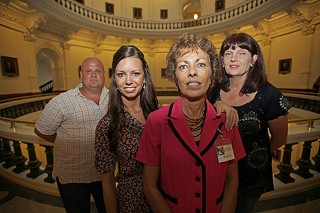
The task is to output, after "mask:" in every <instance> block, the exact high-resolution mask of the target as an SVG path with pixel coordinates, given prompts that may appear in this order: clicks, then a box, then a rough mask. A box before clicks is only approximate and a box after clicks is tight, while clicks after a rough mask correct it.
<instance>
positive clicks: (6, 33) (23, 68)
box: [0, 26, 35, 94]
mask: <svg viewBox="0 0 320 213" xmlns="http://www.w3.org/2000/svg"><path fill="white" fill-rule="evenodd" d="M0 46H1V48H0V55H1V56H8V57H13V58H17V59H18V69H19V76H14V77H8V76H4V75H2V68H1V75H0V93H1V94H10V93H25V92H26V91H30V89H31V82H30V75H29V73H30V70H28V67H29V66H28V58H27V57H26V56H27V55H28V54H32V53H29V52H28V41H25V40H24V39H23V34H22V33H21V32H18V31H15V30H12V29H9V28H6V27H4V26H0ZM34 57H35V55H34ZM34 60H35V59H34Z"/></svg>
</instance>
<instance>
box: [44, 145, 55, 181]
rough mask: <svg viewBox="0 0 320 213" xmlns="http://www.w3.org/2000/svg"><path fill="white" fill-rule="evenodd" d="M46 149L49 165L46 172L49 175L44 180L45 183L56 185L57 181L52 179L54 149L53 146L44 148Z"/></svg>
mask: <svg viewBox="0 0 320 213" xmlns="http://www.w3.org/2000/svg"><path fill="white" fill-rule="evenodd" d="M43 147H44V148H45V153H46V158H47V165H46V168H45V169H44V172H45V173H47V174H48V176H47V177H46V178H45V179H44V182H47V183H54V182H55V180H54V179H53V178H52V171H53V147H52V146H43Z"/></svg>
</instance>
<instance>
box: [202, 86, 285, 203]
mask: <svg viewBox="0 0 320 213" xmlns="http://www.w3.org/2000/svg"><path fill="white" fill-rule="evenodd" d="M208 99H209V101H210V102H211V103H215V102H216V101H218V100H220V89H219V88H214V89H212V90H211V91H210V92H209V94H208ZM290 107H291V106H290V103H289V102H288V100H287V98H286V97H285V96H284V95H283V94H282V93H281V92H280V91H279V90H278V89H277V88H275V87H274V86H273V85H271V84H267V85H266V86H264V87H263V88H262V89H260V90H259V91H258V92H257V94H256V96H255V97H254V99H253V100H252V101H251V102H249V103H246V104H244V105H242V106H235V107H234V108H235V109H236V110H237V111H238V115H239V124H238V125H239V131H240V135H241V139H242V143H243V146H244V149H245V151H246V157H245V158H242V159H241V160H239V164H238V165H239V192H238V194H239V195H242V196H249V197H250V196H259V195H261V194H262V193H264V192H268V191H272V190H273V189H274V186H273V177H272V167H271V163H272V157H271V151H270V138H269V134H268V123H267V121H269V120H272V119H275V118H277V117H279V116H281V115H287V114H288V110H289V109H290Z"/></svg>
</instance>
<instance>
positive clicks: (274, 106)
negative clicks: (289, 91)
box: [262, 85, 291, 120]
mask: <svg viewBox="0 0 320 213" xmlns="http://www.w3.org/2000/svg"><path fill="white" fill-rule="evenodd" d="M262 95H263V99H264V101H265V102H264V104H263V106H264V107H263V108H264V112H265V119H266V120H273V119H276V118H278V117H279V116H282V115H287V114H288V111H289V109H290V108H291V104H290V103H289V101H288V99H287V98H286V97H285V96H284V95H283V94H282V93H281V92H280V91H279V90H278V89H277V88H276V87H274V86H272V85H267V86H266V87H265V88H263V90H262Z"/></svg>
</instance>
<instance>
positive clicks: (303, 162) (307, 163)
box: [295, 141, 313, 179]
mask: <svg viewBox="0 0 320 213" xmlns="http://www.w3.org/2000/svg"><path fill="white" fill-rule="evenodd" d="M312 142H313V141H305V142H304V143H303V149H302V155H301V158H300V159H299V160H297V165H298V166H299V168H298V169H297V170H296V171H295V173H296V174H297V175H300V176H301V177H303V178H305V179H307V178H312V177H313V174H312V173H310V171H309V170H310V169H311V168H312V167H313V165H312V164H311V160H310V153H311V143H312Z"/></svg>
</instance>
